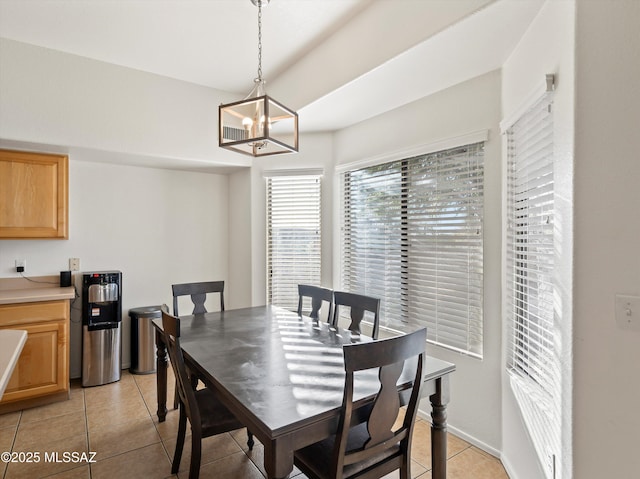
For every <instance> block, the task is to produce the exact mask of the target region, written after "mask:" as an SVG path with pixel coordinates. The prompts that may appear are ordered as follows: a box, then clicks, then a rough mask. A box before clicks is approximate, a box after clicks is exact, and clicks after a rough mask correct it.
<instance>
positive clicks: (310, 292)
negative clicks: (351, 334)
mask: <svg viewBox="0 0 640 479" xmlns="http://www.w3.org/2000/svg"><path fill="white" fill-rule="evenodd" d="M304 298H311V312H310V313H309V317H310V318H312V319H320V308H321V307H322V303H323V302H327V303H328V304H329V306H328V311H327V322H328V323H330V322H331V321H332V317H331V313H332V311H333V291H332V290H330V289H327V288H321V287H319V286H312V285H309V284H299V285H298V315H300V316H302V306H303V302H304Z"/></svg>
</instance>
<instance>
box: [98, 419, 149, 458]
mask: <svg viewBox="0 0 640 479" xmlns="http://www.w3.org/2000/svg"><path fill="white" fill-rule="evenodd" d="M159 442H160V435H159V434H158V432H157V431H156V427H155V425H154V424H153V421H152V420H151V417H150V416H149V415H147V417H143V418H133V419H131V420H129V421H126V422H118V423H114V424H104V425H102V426H101V427H98V428H90V429H89V446H90V450H91V451H95V452H96V453H97V459H98V460H103V459H106V458H108V457H112V456H115V455H117V454H122V453H124V452H127V451H130V450H132V449H136V448H140V447H143V446H148V445H150V444H156V443H159Z"/></svg>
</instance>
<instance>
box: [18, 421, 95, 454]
mask: <svg viewBox="0 0 640 479" xmlns="http://www.w3.org/2000/svg"><path fill="white" fill-rule="evenodd" d="M85 424H86V419H85V415H84V413H83V412H82V411H78V412H73V413H70V414H65V415H62V416H55V417H52V418H48V419H41V420H39V421H34V422H30V423H27V424H22V423H20V426H19V427H18V434H17V435H16V442H15V444H14V450H19V451H36V450H42V446H43V445H44V444H48V443H50V442H51V439H52V438H56V439H57V440H59V441H63V440H64V439H66V438H68V437H76V436H79V435H84V436H85V437H86V434H87V429H86V425H85Z"/></svg>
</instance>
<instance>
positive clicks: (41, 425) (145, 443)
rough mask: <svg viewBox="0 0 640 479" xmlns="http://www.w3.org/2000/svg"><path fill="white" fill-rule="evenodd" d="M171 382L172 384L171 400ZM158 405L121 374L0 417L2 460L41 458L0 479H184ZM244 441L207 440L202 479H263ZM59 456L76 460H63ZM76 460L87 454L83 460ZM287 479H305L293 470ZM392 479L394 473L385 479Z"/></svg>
mask: <svg viewBox="0 0 640 479" xmlns="http://www.w3.org/2000/svg"><path fill="white" fill-rule="evenodd" d="M172 382H173V381H172V377H171V378H170V380H169V389H170V391H169V394H168V397H170V398H172V397H173V389H172V386H171V384H172ZM156 404H157V403H156V382H155V375H154V374H150V375H132V374H130V373H129V372H126V371H123V375H122V379H121V380H120V381H119V382H117V383H112V384H109V385H105V386H99V387H94V388H82V387H81V386H80V385H79V384H76V383H73V384H72V388H71V399H70V400H69V401H64V402H59V403H55V404H51V405H48V406H43V407H39V408H33V409H25V410H23V411H19V412H15V413H8V414H3V415H0V452H4V451H11V452H15V453H19V452H26V453H39V459H40V461H39V462H31V463H8V464H7V463H6V462H2V461H0V475H1V476H2V478H3V479H19V478H28V479H38V478H45V477H46V478H51V479H103V478H104V479H112V478H144V479H147V478H148V479H156V478H157V479H164V478H176V477H177V478H179V479H183V478H187V477H188V476H189V441H188V440H187V442H186V444H185V451H184V453H183V457H182V462H181V467H180V471H179V472H178V474H177V475H172V474H171V460H170V458H172V457H173V450H174V447H175V438H176V435H177V429H178V426H177V416H178V412H177V411H175V410H171V411H169V414H168V415H167V420H166V421H165V422H163V423H158V420H157V417H156V415H155V410H156ZM415 434H416V436H415V439H414V442H413V444H414V446H413V453H412V455H413V467H412V475H413V477H417V478H420V479H431V472H430V467H431V466H430V464H431V457H430V456H431V454H430V448H429V444H430V431H429V423H428V422H427V421H424V420H418V422H417V423H416V432H415ZM246 440H247V438H246V433H245V431H244V430H238V431H234V432H233V433H231V434H221V435H219V436H214V437H211V438H207V439H205V440H204V441H203V453H202V465H201V469H200V477H201V478H202V479H206V478H215V479H243V478H246V479H264V477H265V473H264V468H263V457H262V454H263V449H262V446H261V445H260V444H259V443H258V442H257V441H256V445H255V447H254V449H253V451H248V449H247V446H246ZM55 452H58V456H57V460H55V459H56V456H54V454H53V453H55ZM65 452H66V453H71V452H73V453H75V454H74V455H71V456H65V455H64V453H65ZM91 452H95V458H94V459H93V460H94V461H95V462H92V463H90V464H88V463H87V462H82V460H83V459H89V453H91ZM45 453H46V454H47V456H46V457H45ZM82 453H87V454H86V455H85V456H84V457H83V456H82ZM448 453H449V462H448V478H449V479H507V478H508V476H507V474H506V473H505V471H504V468H503V467H502V465H501V463H500V461H499V460H497V459H496V458H495V457H493V456H491V455H489V454H487V453H485V452H483V451H481V450H480V449H478V448H476V447H474V446H471V445H470V444H469V443H467V442H465V441H463V440H461V439H459V438H457V437H455V436H454V435H452V434H449V441H448ZM15 456H16V457H17V458H19V457H20V455H19V454H15ZM23 457H24V456H23ZM31 459H35V454H34V455H32V456H31ZM78 460H80V461H81V462H78ZM292 477H295V479H304V477H305V476H304V475H302V474H301V473H300V472H299V471H298V470H297V469H296V470H294V472H293V474H292ZM397 477H398V473H397V471H396V472H395V473H393V474H390V475H389V476H388V479H392V478H397Z"/></svg>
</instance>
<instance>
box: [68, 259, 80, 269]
mask: <svg viewBox="0 0 640 479" xmlns="http://www.w3.org/2000/svg"><path fill="white" fill-rule="evenodd" d="M69 271H80V258H69Z"/></svg>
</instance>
